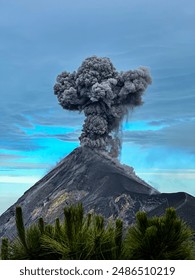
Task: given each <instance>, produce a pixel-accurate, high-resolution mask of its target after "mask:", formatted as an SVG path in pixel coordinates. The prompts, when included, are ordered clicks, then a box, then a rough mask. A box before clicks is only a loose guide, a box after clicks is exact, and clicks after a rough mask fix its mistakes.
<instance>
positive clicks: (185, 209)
mask: <svg viewBox="0 0 195 280" xmlns="http://www.w3.org/2000/svg"><path fill="white" fill-rule="evenodd" d="M79 202H81V203H82V204H83V207H84V209H85V213H89V212H90V213H96V214H101V215H102V216H104V217H105V218H106V220H112V219H116V218H120V219H122V220H123V221H124V224H125V225H131V224H133V223H134V222H135V215H136V212H137V211H145V212H147V213H148V216H150V217H152V216H154V215H157V216H160V215H162V214H164V212H165V209H166V208H168V207H174V208H175V209H176V212H177V214H178V215H179V216H180V217H181V218H182V219H183V220H184V221H186V222H187V224H189V226H191V228H192V229H195V197H193V196H191V195H189V194H187V193H185V192H178V193H160V192H159V191H158V190H156V189H155V188H153V187H152V186H150V185H149V184H147V183H146V182H144V181H143V180H142V179H140V178H139V177H138V176H136V174H135V172H134V170H133V168H132V167H129V166H126V165H122V164H120V163H119V161H118V160H116V159H112V158H110V157H109V156H108V155H107V154H106V153H101V152H99V151H98V152H97V151H95V150H92V149H90V148H88V147H79V148H76V149H75V150H74V151H73V152H72V153H70V154H69V155H68V156H67V157H65V158H64V159H63V160H61V161H60V162H59V163H58V164H57V165H56V166H55V168H54V169H53V170H51V171H50V172H49V173H48V174H47V175H45V176H44V177H43V178H42V179H41V180H39V181H38V182H37V183H36V184H35V185H33V186H32V187H31V188H30V189H28V190H27V191H26V192H25V193H24V194H23V195H22V196H21V197H20V198H19V199H18V201H17V202H16V203H15V204H13V205H12V206H11V207H10V208H9V209H7V211H5V212H4V213H3V214H2V215H1V216H0V237H4V236H7V237H9V238H13V237H14V236H15V235H16V228H15V207H16V206H17V205H20V206H21V207H22V210H23V215H24V223H25V225H26V226H29V225H31V224H32V223H34V222H36V221H37V220H38V219H39V218H40V217H43V219H44V220H45V222H47V223H53V222H54V221H55V219H56V218H60V219H63V209H64V207H66V206H68V205H74V204H77V203H79Z"/></svg>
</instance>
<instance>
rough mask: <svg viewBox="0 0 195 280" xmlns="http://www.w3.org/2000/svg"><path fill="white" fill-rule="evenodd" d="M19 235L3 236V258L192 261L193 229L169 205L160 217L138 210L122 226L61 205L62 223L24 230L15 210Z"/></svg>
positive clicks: (78, 208)
mask: <svg viewBox="0 0 195 280" xmlns="http://www.w3.org/2000/svg"><path fill="white" fill-rule="evenodd" d="M16 228H17V233H18V235H17V238H16V239H15V240H14V241H13V242H10V241H9V240H8V239H7V238H3V239H2V245H1V259H18V260H19V259H29V260H33V259H54V260H59V259H67V260H80V259H81V260H90V259H91V260H96V259H97V260H98V259H104V260H108V259H192V258H193V257H194V240H192V239H193V238H194V233H193V232H192V231H191V230H190V228H189V227H188V226H187V225H186V224H185V223H184V222H183V221H182V220H181V219H180V218H178V217H177V215H176V212H175V210H174V209H172V208H169V209H167V210H166V213H165V215H164V216H162V217H153V218H148V217H147V215H146V213H144V212H138V213H137V215H136V224H135V225H134V226H132V227H130V228H129V229H126V230H124V228H123V222H122V221H121V220H119V219H117V220H116V221H115V222H112V223H108V224H106V223H105V221H104V218H103V217H102V216H100V215H92V214H88V215H86V216H85V215H84V211H83V207H82V205H81V204H78V205H77V206H70V207H67V208H65V209H64V221H63V222H61V221H60V220H59V219H58V218H57V219H56V221H55V223H54V224H53V225H50V224H46V223H45V222H44V221H43V219H42V218H40V219H39V220H38V223H37V224H33V225H31V226H30V227H28V228H27V229H25V227H24V222H23V215H22V209H21V208H20V207H17V208H16Z"/></svg>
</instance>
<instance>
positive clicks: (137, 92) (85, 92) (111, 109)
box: [54, 56, 151, 157]
mask: <svg viewBox="0 0 195 280" xmlns="http://www.w3.org/2000/svg"><path fill="white" fill-rule="evenodd" d="M56 81H57V83H56V84H55V86H54V93H55V94H56V95H57V97H58V100H59V103H60V105H61V106H62V107H63V108H64V109H67V110H72V111H74V110H78V111H80V112H81V111H83V112H84V114H85V116H86V119H85V122H84V125H83V130H82V134H81V136H80V137H79V140H80V143H81V145H84V146H88V147H91V148H93V149H100V150H107V151H108V152H109V153H110V154H111V155H112V156H113V157H117V156H118V154H119V151H120V147H121V141H120V138H119V137H118V133H117V132H118V131H119V127H120V124H121V122H122V120H123V118H124V116H125V115H126V114H127V113H128V110H129V109H130V108H133V107H135V106H139V105H141V104H142V103H143V102H142V95H143V93H144V91H145V89H146V88H147V86H148V84H151V76H150V74H149V71H148V69H147V68H145V67H139V68H138V69H136V70H129V71H126V72H120V73H119V72H117V71H116V69H115V68H114V66H113V64H112V63H111V61H110V59H109V58H99V57H96V56H92V57H89V58H87V59H85V60H84V61H83V63H82V64H81V66H80V67H79V68H78V70H77V71H75V72H73V73H68V72H63V73H61V74H60V75H59V76H58V77H57V80H56Z"/></svg>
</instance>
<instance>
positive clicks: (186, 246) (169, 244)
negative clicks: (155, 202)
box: [123, 208, 194, 260]
mask: <svg viewBox="0 0 195 280" xmlns="http://www.w3.org/2000/svg"><path fill="white" fill-rule="evenodd" d="M192 236H193V233H192V230H191V229H190V228H189V227H188V226H187V225H186V223H184V222H183V221H182V220H181V219H180V218H179V217H177V215H176V211H175V209H173V208H168V209H167V210H166V213H165V215H164V216H162V217H153V218H150V219H149V218H147V215H146V213H144V212H138V213H137V215H136V224H135V225H134V226H132V227H131V228H130V229H129V230H128V233H127V235H126V238H125V240H124V245H123V258H125V259H139V260H141V259H147V260H149V259H156V260H160V259H165V260H166V259H168V260H170V259H174V260H175V259H179V260H185V259H192V258H193V248H194V243H193V241H192Z"/></svg>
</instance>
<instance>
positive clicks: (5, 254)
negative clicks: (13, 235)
mask: <svg viewBox="0 0 195 280" xmlns="http://www.w3.org/2000/svg"><path fill="white" fill-rule="evenodd" d="M1 259H2V260H9V240H8V238H2V243H1Z"/></svg>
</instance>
